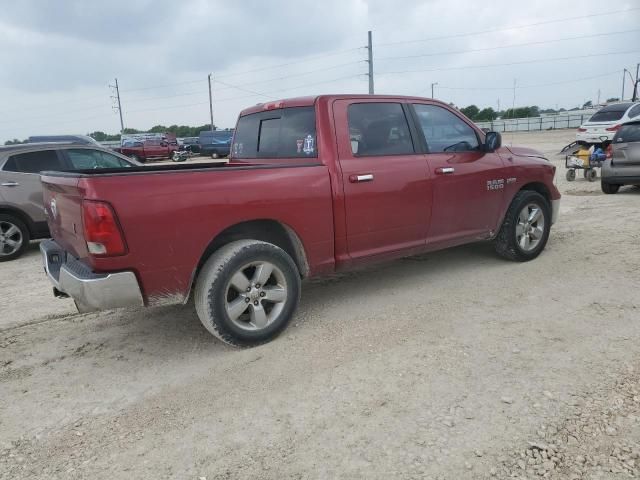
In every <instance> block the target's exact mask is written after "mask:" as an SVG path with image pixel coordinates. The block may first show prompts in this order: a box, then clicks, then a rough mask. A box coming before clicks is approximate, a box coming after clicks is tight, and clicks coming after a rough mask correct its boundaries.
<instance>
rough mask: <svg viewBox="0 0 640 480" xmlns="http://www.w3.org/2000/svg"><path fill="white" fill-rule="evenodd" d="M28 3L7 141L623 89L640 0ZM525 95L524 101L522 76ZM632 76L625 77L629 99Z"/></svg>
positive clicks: (534, 101)
mask: <svg viewBox="0 0 640 480" xmlns="http://www.w3.org/2000/svg"><path fill="white" fill-rule="evenodd" d="M604 5H605V4H603V3H602V2H601V1H599V0H578V1H575V0H565V1H558V0H536V1H535V2H524V1H513V0H509V1H503V0H492V1H491V2H486V1H485V2H479V1H476V0H406V1H401V0H396V1H395V2H393V1H389V0H322V1H318V0H264V1H260V0H233V1H232V0H220V1H218V0H182V1H180V2H176V1H169V0H110V1H108V2H88V1H85V0H58V1H56V2H50V1H45V0H40V1H37V0H21V1H19V2H16V1H14V2H9V1H4V2H1V3H0V12H1V15H0V65H1V67H0V113H1V115H0V142H2V143H4V140H7V139H13V138H19V139H23V138H26V137H28V136H29V135H42V134H74V133H82V134H84V133H89V132H93V131H96V130H100V131H104V132H107V133H117V132H118V131H119V130H120V121H119V116H118V114H117V111H116V110H115V109H114V100H113V99H112V98H111V97H112V96H113V95H114V89H113V88H111V87H110V85H113V84H114V82H115V79H116V78H117V79H118V83H119V86H120V95H121V102H122V114H123V118H124V126H125V127H131V128H137V129H140V130H144V129H148V128H150V127H152V126H153V125H158V124H162V125H172V124H178V125H181V124H184V125H204V124H207V123H209V118H210V116H209V100H208V98H209V97H208V85H207V75H208V74H212V78H213V83H212V93H213V110H214V123H215V124H216V125H217V126H218V127H220V128H226V127H233V126H234V125H235V121H236V117H237V115H238V113H239V112H240V110H242V109H243V108H246V107H248V106H250V105H254V104H256V103H260V102H264V101H269V100H273V99H278V98H287V97H295V96H302V95H315V94H321V93H367V92H368V77H367V75H366V73H367V69H368V64H367V62H366V58H367V49H366V48H365V46H366V44H367V31H368V30H371V31H372V32H373V67H374V82H375V93H383V94H401V95H418V96H426V97H430V96H431V83H437V85H436V86H435V87H434V96H435V97H436V98H438V99H440V100H444V101H446V102H453V103H454V104H456V105H457V106H459V107H463V106H466V105H469V104H475V105H478V106H479V107H481V108H482V107H493V108H494V109H497V108H498V105H499V106H500V108H505V107H511V106H512V105H514V104H515V106H516V107H517V106H526V105H538V106H540V107H541V108H559V107H564V108H571V107H575V106H579V105H582V104H583V103H584V102H586V101H587V100H591V101H593V102H594V103H595V102H596V101H597V100H598V94H600V100H601V101H604V100H606V99H607V98H610V97H620V95H621V90H622V78H623V69H624V68H627V69H630V70H632V72H633V74H634V75H635V67H636V64H637V63H639V62H640V0H620V1H617V2H615V3H614V2H609V3H607V4H606V7H605V6H604ZM514 82H515V85H516V88H515V98H514V88H513V85H514ZM631 90H632V83H631V80H630V79H629V77H628V76H627V80H626V87H625V97H627V98H628V97H630V93H631Z"/></svg>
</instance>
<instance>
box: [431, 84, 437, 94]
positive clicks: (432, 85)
mask: <svg viewBox="0 0 640 480" xmlns="http://www.w3.org/2000/svg"><path fill="white" fill-rule="evenodd" d="M436 85H438V82H433V83H432V84H431V98H436V97H435V96H434V93H433V87H435V86H436Z"/></svg>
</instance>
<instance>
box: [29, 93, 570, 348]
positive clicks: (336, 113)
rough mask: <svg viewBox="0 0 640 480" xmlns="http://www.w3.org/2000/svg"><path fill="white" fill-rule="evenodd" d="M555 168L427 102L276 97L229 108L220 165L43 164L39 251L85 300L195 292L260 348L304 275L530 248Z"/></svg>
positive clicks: (104, 303)
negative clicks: (455, 253) (473, 248)
mask: <svg viewBox="0 0 640 480" xmlns="http://www.w3.org/2000/svg"><path fill="white" fill-rule="evenodd" d="M214 166H217V168H213V167H214ZM555 170H556V168H555V167H554V166H553V165H552V164H551V163H550V162H549V161H547V160H546V159H545V158H544V157H543V155H542V154H540V153H538V152H536V151H535V150H532V149H529V148H522V147H511V146H509V147H507V146H501V138H500V134H499V133H496V132H489V133H487V134H485V133H484V132H482V131H481V130H480V129H478V128H477V127H476V126H475V125H474V124H473V122H472V121H471V120H469V119H467V118H466V117H464V116H463V115H462V114H461V113H460V112H458V111H457V110H455V109H454V108H452V107H450V106H449V105H447V104H445V103H442V102H439V101H436V100H432V99H425V98H417V97H399V96H380V95H377V96H374V95H323V96H318V97H304V98H297V99H291V100H282V101H278V102H273V103H271V102H270V103H267V104H261V105H257V106H254V107H251V108H248V109H246V110H244V111H243V112H242V113H241V114H240V118H239V120H238V123H237V128H236V130H235V134H234V137H233V145H232V149H231V160H230V162H229V163H226V164H217V165H215V164H211V165H209V166H207V165H203V164H182V165H162V166H160V165H158V166H149V167H146V168H133V169H121V170H120V171H111V172H109V174H103V173H101V172H100V171H96V170H86V171H83V172H75V173H52V172H49V173H47V175H46V176H43V179H42V182H43V185H44V189H45V192H46V193H45V207H46V209H47V214H48V222H49V227H50V228H51V231H52V233H53V240H50V241H46V242H43V243H42V244H41V250H42V253H43V261H44V265H45V270H46V272H47V274H48V276H49V278H50V279H51V281H52V283H53V285H54V287H55V289H56V290H55V292H56V293H57V295H63V296H64V295H69V296H71V297H73V298H74V300H75V301H76V304H77V305H78V308H79V310H80V311H91V310H99V309H105V308H115V307H124V306H130V305H138V306H141V305H147V306H151V305H166V304H186V303H187V300H188V299H189V297H190V296H192V295H193V298H194V299H195V309H196V311H197V313H198V316H199V318H200V320H201V321H202V323H203V325H204V326H205V327H206V328H207V329H208V330H209V331H210V332H211V333H212V334H214V335H216V336H217V337H218V338H220V339H222V340H223V341H225V342H228V343H230V344H234V345H255V344H259V343H262V342H266V341H268V340H270V339H272V338H274V337H275V336H276V335H277V334H278V333H280V332H281V331H282V330H283V329H284V328H285V327H286V325H287V323H288V322H289V320H290V319H291V317H292V316H293V315H294V312H295V310H296V307H297V304H298V299H299V298H300V288H301V285H300V281H301V279H302V278H306V277H313V276H317V275H322V274H328V273H332V272H334V271H336V270H346V269H351V268H354V267H356V266H360V265H366V264H370V263H373V262H377V261H382V260H388V259H392V258H398V257H403V256H408V255H413V254H417V253H421V252H428V251H434V250H439V249H443V248H447V247H451V246H454V245H461V244H464V243H469V242H477V241H481V240H489V241H493V243H494V245H495V249H496V251H497V253H498V254H499V255H501V256H503V257H505V258H507V259H510V260H515V261H520V262H523V261H528V260H532V259H534V258H536V257H537V256H538V255H539V254H540V252H541V251H542V250H543V249H544V247H545V244H546V242H547V238H548V236H549V232H550V228H551V225H552V224H553V223H554V222H555V220H556V218H557V215H558V209H559V204H560V193H559V192H558V190H557V188H556V187H555V185H554V182H553V179H554V174H555Z"/></svg>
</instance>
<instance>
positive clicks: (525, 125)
mask: <svg viewBox="0 0 640 480" xmlns="http://www.w3.org/2000/svg"><path fill="white" fill-rule="evenodd" d="M591 115H593V113H580V114H575V115H571V114H567V115H544V116H540V117H526V118H502V119H500V120H492V121H490V122H475V123H476V125H478V127H480V128H482V129H488V130H491V131H494V132H516V131H518V132H528V131H531V130H555V129H558V128H578V127H579V126H580V125H582V124H583V123H584V122H586V121H587V120H589V118H591Z"/></svg>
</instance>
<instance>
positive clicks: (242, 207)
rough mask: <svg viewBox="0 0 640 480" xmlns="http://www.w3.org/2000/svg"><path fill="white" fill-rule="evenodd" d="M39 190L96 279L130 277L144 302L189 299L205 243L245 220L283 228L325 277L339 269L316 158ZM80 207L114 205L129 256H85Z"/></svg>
mask: <svg viewBox="0 0 640 480" xmlns="http://www.w3.org/2000/svg"><path fill="white" fill-rule="evenodd" d="M42 183H43V187H44V201H45V208H46V209H47V212H48V214H49V218H50V220H49V223H50V225H51V229H52V235H53V237H54V238H55V239H56V241H57V242H58V243H59V244H60V245H61V246H62V247H63V248H64V249H65V250H66V251H67V252H69V254H70V255H72V256H73V257H75V258H76V259H79V260H80V261H82V262H84V263H86V264H87V265H88V266H89V267H91V269H92V270H93V271H95V272H107V271H109V272H114V271H115V272H117V271H124V270H133V271H134V272H135V273H136V275H137V276H138V278H139V279H140V283H141V285H142V286H143V289H144V291H143V295H144V297H145V300H146V302H145V303H147V304H158V303H162V299H163V298H165V299H168V300H169V299H170V303H176V301H175V300H176V297H184V296H185V295H186V294H187V293H188V292H189V287H190V284H191V281H192V278H193V276H194V274H195V271H194V266H197V265H198V264H199V261H200V258H201V257H202V255H203V254H204V252H205V251H206V249H207V247H208V246H209V244H210V243H211V242H212V241H213V240H214V239H215V238H216V237H217V236H218V235H219V234H221V233H222V232H224V231H225V230H226V229H228V228H230V227H232V226H234V225H238V224H242V223H243V222H248V221H256V220H267V221H275V222H278V223H279V224H281V225H283V226H284V227H285V228H287V229H290V230H291V231H292V232H293V234H294V235H296V236H297V237H299V239H300V241H301V244H303V245H304V246H305V249H306V252H305V254H306V255H307V258H308V261H309V264H310V265H314V268H317V269H319V270H323V269H325V270H326V269H330V268H332V266H333V262H334V251H333V248H334V247H333V246H334V230H333V207H332V192H331V182H330V178H329V173H328V169H327V167H326V166H324V165H322V164H320V163H318V162H317V160H316V161H314V162H313V163H311V162H303V163H301V162H289V163H288V164H265V163H263V164H249V163H234V164H223V165H220V164H211V165H203V164H179V165H156V166H145V167H133V168H121V169H109V170H100V171H97V170H84V171H78V172H43V174H42ZM283 192H286V195H283ZM84 200H99V201H104V202H107V203H108V204H109V205H111V207H112V208H113V210H114V211H115V213H116V216H117V219H118V222H119V224H120V226H121V228H122V231H123V232H124V236H125V242H126V246H127V253H126V254H124V255H121V256H117V257H99V256H95V255H90V254H89V252H88V251H87V245H86V242H85V240H84V237H83V227H82V225H83V223H82V222H83V220H82V202H83V201H84ZM52 202H53V205H55V207H54V208H52ZM53 210H55V212H54V211H53ZM311 219H312V220H311Z"/></svg>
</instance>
